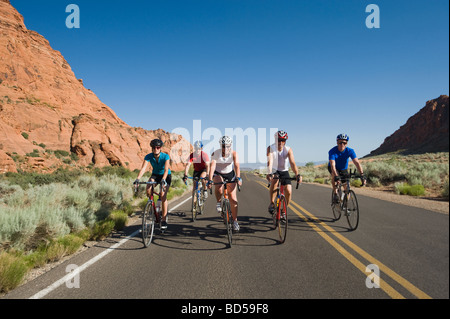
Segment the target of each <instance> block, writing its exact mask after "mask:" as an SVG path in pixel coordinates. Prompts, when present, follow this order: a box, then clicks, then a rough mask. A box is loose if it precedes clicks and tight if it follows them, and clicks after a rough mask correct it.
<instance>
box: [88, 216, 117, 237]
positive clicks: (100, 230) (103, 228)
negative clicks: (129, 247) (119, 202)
mask: <svg viewBox="0 0 450 319" xmlns="http://www.w3.org/2000/svg"><path fill="white" fill-rule="evenodd" d="M113 229H114V221H113V220H103V221H101V222H98V223H96V224H95V225H94V227H93V229H92V235H91V239H92V240H103V239H105V238H106V237H107V236H108V235H109V234H110V233H111V232H112V231H113Z"/></svg>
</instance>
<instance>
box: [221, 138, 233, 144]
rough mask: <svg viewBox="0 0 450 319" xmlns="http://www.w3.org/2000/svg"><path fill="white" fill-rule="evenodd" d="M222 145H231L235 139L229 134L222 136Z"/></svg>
mask: <svg viewBox="0 0 450 319" xmlns="http://www.w3.org/2000/svg"><path fill="white" fill-rule="evenodd" d="M219 144H220V145H231V144H233V140H232V139H231V137H229V136H222V137H221V138H220V140H219Z"/></svg>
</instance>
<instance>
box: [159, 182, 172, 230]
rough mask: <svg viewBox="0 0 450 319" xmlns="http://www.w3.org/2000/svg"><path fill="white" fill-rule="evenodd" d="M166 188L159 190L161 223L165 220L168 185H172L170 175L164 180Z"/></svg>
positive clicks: (167, 205) (167, 207) (167, 203)
mask: <svg viewBox="0 0 450 319" xmlns="http://www.w3.org/2000/svg"><path fill="white" fill-rule="evenodd" d="M166 183H167V186H166V187H165V189H162V190H161V203H162V217H163V221H165V220H166V216H167V211H168V209H169V201H168V200H167V193H168V192H169V188H170V184H172V175H171V174H169V175H167V178H166Z"/></svg>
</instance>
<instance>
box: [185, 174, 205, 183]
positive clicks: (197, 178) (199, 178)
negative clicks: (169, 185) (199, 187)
mask: <svg viewBox="0 0 450 319" xmlns="http://www.w3.org/2000/svg"><path fill="white" fill-rule="evenodd" d="M186 178H187V179H193V180H196V181H199V180H202V179H207V178H206V177H191V176H188V177H186ZM184 184H185V185H187V182H184Z"/></svg>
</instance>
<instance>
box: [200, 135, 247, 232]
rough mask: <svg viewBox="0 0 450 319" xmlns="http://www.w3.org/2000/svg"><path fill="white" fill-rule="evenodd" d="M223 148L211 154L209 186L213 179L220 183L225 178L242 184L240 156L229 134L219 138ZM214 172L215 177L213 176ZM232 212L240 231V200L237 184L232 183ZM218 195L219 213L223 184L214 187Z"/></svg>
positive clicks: (230, 188) (230, 190) (234, 228)
mask: <svg viewBox="0 0 450 319" xmlns="http://www.w3.org/2000/svg"><path fill="white" fill-rule="evenodd" d="M219 143H220V146H221V149H220V150H215V151H214V152H213V153H212V155H211V167H210V170H209V179H210V182H208V187H211V185H210V183H211V180H212V181H214V183H220V182H222V181H223V180H227V181H229V182H234V181H236V179H237V181H238V184H239V185H242V179H241V177H240V175H241V170H240V167H239V157H238V154H237V152H236V151H233V150H232V149H231V145H232V143H233V141H232V139H231V138H230V137H229V136H223V137H221V138H220V140H219ZM213 174H214V178H213ZM227 190H228V195H229V200H230V208H231V214H232V215H233V230H234V231H239V229H240V227H239V223H238V220H237V216H238V201H237V196H236V184H234V183H232V184H229V185H227ZM214 193H215V195H216V200H217V205H216V209H217V212H218V213H219V214H221V213H222V207H221V205H220V199H221V198H222V193H223V185H216V187H215V189H214Z"/></svg>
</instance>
